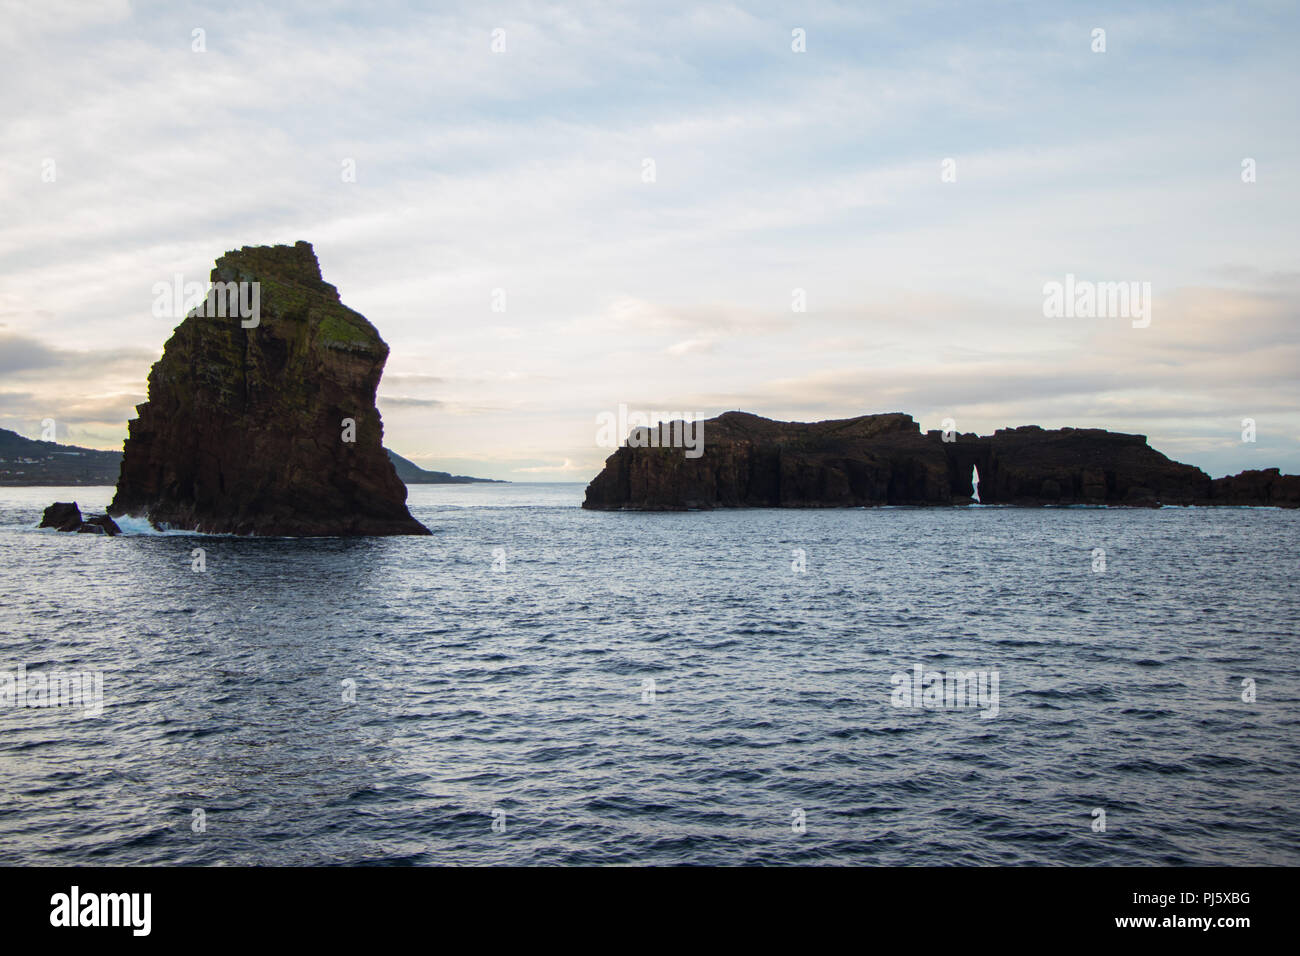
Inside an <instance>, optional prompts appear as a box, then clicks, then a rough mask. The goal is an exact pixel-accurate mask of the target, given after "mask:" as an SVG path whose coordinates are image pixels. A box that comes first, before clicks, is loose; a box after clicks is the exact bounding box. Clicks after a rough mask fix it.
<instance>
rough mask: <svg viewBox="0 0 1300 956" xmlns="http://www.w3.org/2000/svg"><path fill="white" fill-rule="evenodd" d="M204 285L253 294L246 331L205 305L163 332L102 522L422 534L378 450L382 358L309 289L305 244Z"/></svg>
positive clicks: (315, 271) (334, 298)
mask: <svg viewBox="0 0 1300 956" xmlns="http://www.w3.org/2000/svg"><path fill="white" fill-rule="evenodd" d="M212 282H213V283H214V284H215V283H257V286H256V288H257V290H258V291H259V295H258V297H257V298H256V299H254V300H253V301H259V304H260V314H259V315H258V316H256V324H253V320H247V321H245V320H242V319H241V316H240V315H238V314H235V315H229V314H228V315H226V316H225V317H222V316H221V315H220V314H216V313H219V311H225V310H218V309H217V308H215V307H214V306H215V304H216V303H215V302H214V300H213V299H211V298H210V299H209V301H208V302H207V303H205V304H204V306H201V307H200V308H198V309H196V310H195V311H194V312H191V313H190V315H189V316H188V317H187V318H186V319H185V320H184V321H183V322H181V324H180V325H179V326H178V327H177V328H176V330H175V332H174V333H173V335H172V337H171V338H170V339H169V340H168V341H167V344H166V345H165V346H164V349H163V355H162V358H161V359H159V360H158V362H157V363H155V365H154V367H153V369H152V371H150V373H149V400H148V401H147V402H145V403H144V404H143V405H140V406H138V407H137V409H136V410H137V412H138V414H139V417H138V418H136V419H134V420H132V421H131V423H130V425H129V437H128V438H127V440H126V447H125V452H124V454H123V458H122V468H121V473H120V476H119V478H118V483H117V493H116V495H115V496H114V498H113V503H112V504H111V505H110V506H109V514H111V515H114V516H120V515H133V516H147V517H148V518H149V520H150V521H151V522H153V523H154V524H155V525H160V526H161V525H166V526H168V527H171V528H181V529H187V530H198V531H205V532H213V533H234V534H256V535H286V536H318V535H390V534H428V533H429V531H428V529H427V528H425V527H424V526H423V525H422V524H420V523H419V522H418V521H416V520H415V519H414V518H412V517H411V514H410V512H409V511H408V510H407V508H406V486H405V485H403V484H402V482H401V481H400V480H399V479H398V477H397V473H396V472H395V471H394V469H393V464H392V462H391V461H390V460H389V458H388V455H387V454H386V453H385V451H384V448H383V425H382V423H381V422H380V418H379V411H378V410H377V409H376V408H375V392H376V389H377V388H378V386H379V378H380V375H381V374H383V369H384V362H385V361H386V360H387V358H388V346H387V345H386V344H385V343H384V341H383V339H381V338H380V337H379V332H378V331H377V330H376V329H375V327H374V326H373V325H371V324H370V322H368V321H367V320H366V318H365V317H364V316H362V315H361V314H360V313H358V312H354V311H353V310H351V309H349V308H348V307H347V306H345V305H344V304H343V303H342V302H341V301H339V294H338V291H337V290H336V289H335V288H334V286H332V285H330V284H329V283H328V282H325V281H324V280H323V279H322V278H321V273H320V266H319V265H318V264H317V262H316V255H315V253H314V252H313V251H312V247H311V245H310V244H308V243H306V242H298V243H296V244H295V245H292V246H245V247H244V248H242V249H240V250H238V251H236V252H228V253H226V254H225V255H224V256H222V257H221V258H220V259H218V260H217V263H216V268H214V269H213V270H212ZM245 288H246V289H247V288H252V287H251V286H250V287H245ZM248 298H252V297H251V296H249V297H248ZM246 325H247V326H250V327H245V326H246ZM349 422H351V423H353V425H352V426H351V427H349ZM348 439H353V440H348Z"/></svg>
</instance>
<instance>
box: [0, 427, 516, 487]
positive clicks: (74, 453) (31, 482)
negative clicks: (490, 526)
mask: <svg viewBox="0 0 1300 956" xmlns="http://www.w3.org/2000/svg"><path fill="white" fill-rule="evenodd" d="M385 450H386V451H387V452H388V457H389V459H390V460H391V461H392V463H393V467H394V468H395V469H396V470H397V477H399V478H401V479H402V482H403V484H407V485H468V484H477V483H485V484H486V483H504V482H502V481H501V479H498V478H471V477H469V476H467V475H453V474H450V473H449V472H445V471H427V470H426V469H424V468H421V467H420V466H419V465H417V464H415V462H413V461H410V460H409V459H407V458H403V457H402V456H401V455H399V454H397V452H395V451H393V450H392V449H385ZM121 469H122V453H121V452H120V451H103V450H101V449H97V448H82V447H81V446H80V445H61V444H59V443H58V442H52V441H39V440H36V439H32V438H24V437H23V436H22V435H20V434H18V433H17V432H15V431H10V430H9V429H7V428H0V487H6V486H7V487H42V486H50V487H80V486H83V485H86V486H96V485H107V486H109V487H112V486H114V485H116V484H117V479H118V475H119V474H120V473H121Z"/></svg>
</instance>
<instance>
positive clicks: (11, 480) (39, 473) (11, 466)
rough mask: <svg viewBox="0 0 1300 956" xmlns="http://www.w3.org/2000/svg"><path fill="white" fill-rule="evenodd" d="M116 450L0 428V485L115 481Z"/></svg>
mask: <svg viewBox="0 0 1300 956" xmlns="http://www.w3.org/2000/svg"><path fill="white" fill-rule="evenodd" d="M121 463H122V453H121V452H120V451H96V450H95V449H93V448H79V447H78V446H76V445H59V444H56V443H54V442H52V441H33V440H32V439H30V438H24V437H23V436H22V435H20V434H18V433H17V432H12V431H9V429H7V428H0V485H116V484H117V474H118V471H119V468H120V466H121Z"/></svg>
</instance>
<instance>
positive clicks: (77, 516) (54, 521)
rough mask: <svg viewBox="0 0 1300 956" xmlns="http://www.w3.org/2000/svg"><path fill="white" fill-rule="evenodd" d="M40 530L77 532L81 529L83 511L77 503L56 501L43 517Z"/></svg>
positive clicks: (39, 525)
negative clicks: (51, 529) (50, 529)
mask: <svg viewBox="0 0 1300 956" xmlns="http://www.w3.org/2000/svg"><path fill="white" fill-rule="evenodd" d="M36 527H38V528H56V529H58V530H59V531H76V530H77V529H78V528H80V527H81V509H80V508H78V507H77V503H76V502H75V501H56V502H54V504H52V505H50V506H49V507H48V508H46V509H45V513H44V514H42V515H41V523H40V524H38V525H37V526H36Z"/></svg>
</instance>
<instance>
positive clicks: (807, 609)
mask: <svg viewBox="0 0 1300 956" xmlns="http://www.w3.org/2000/svg"><path fill="white" fill-rule="evenodd" d="M110 496H111V489H108V488H99V489H86V488H78V489H49V488H3V489H0V671H9V672H16V670H17V668H19V667H20V666H21V667H25V668H26V671H27V673H28V674H29V675H31V674H33V673H48V672H51V671H55V670H65V671H67V670H74V669H75V670H81V671H90V672H100V673H101V674H102V679H103V685H102V686H103V698H102V712H100V713H99V714H98V715H95V714H93V713H87V712H85V710H84V709H81V708H76V707H60V708H52V707H51V708H35V707H3V708H0V864H14V863H31V864H90V863H99V864H198V865H221V864H249V863H266V864H362V863H366V864H562V863H567V864H634V865H640V864H892V865H935V864H939V865H943V864H1088V865H1134V864H1137V865H1144V864H1156V865H1161V864H1172V865H1179V864H1234V865H1239V864H1246V865H1273V864H1290V865H1296V864H1298V863H1300V637H1298V634H1297V632H1298V630H1300V584H1298V583H1297V573H1296V572H1297V557H1298V555H1300V512H1288V511H1279V510H1269V509H1172V508H1171V509H1161V510H1118V509H1116V510H1111V509H1088V508H1079V509H1050V510H1020V509H1010V508H965V509H948V510H937V509H935V510H921V509H906V508H886V509H871V510H837V511H778V510H754V511H720V512H711V513H691V514H637V513H588V512H584V511H582V510H580V509H579V507H578V504H579V502H580V501H581V498H582V485H549V486H548V485H477V486H475V485H471V486H417V487H413V488H412V489H411V493H410V500H411V510H412V512H413V513H414V514H415V515H416V516H417V517H418V518H419V519H420V520H422V521H424V522H425V523H426V524H427V525H428V526H429V527H430V528H431V529H432V530H433V532H434V534H433V536H432V537H429V538H385V539H365V540H323V539H322V540H286V539H263V540H252V539H239V538H230V537H203V536H192V535H181V534H178V535H157V534H132V535H126V536H123V537H119V538H114V539H109V538H104V537H99V536H89V535H67V534H58V533H56V532H52V531H38V530H36V529H35V528H34V525H35V524H36V522H37V520H38V519H39V516H40V511H41V509H42V508H43V507H44V506H45V505H46V504H49V503H50V502H51V501H54V500H56V499H63V500H68V499H72V498H75V499H76V500H78V501H79V502H80V503H81V504H82V506H83V510H91V509H95V508H102V507H103V506H104V505H105V504H106V503H107V501H108V499H109V498H110ZM195 548H202V549H203V551H204V563H205V570H203V571H196V570H194V568H193V564H194V561H195V558H194V554H193V551H194V549H195ZM1095 549H1104V552H1105V554H1104V570H1101V569H1100V563H1101V562H1100V560H1099V558H1100V557H1101V556H1099V555H1096V554H1095V553H1094V552H1095ZM800 552H802V558H801V557H800ZM801 561H802V563H803V565H804V570H802V571H799V570H796V567H797V566H798V565H799V564H800V562H801ZM1094 568H1097V569H1096V570H1094ZM917 665H919V666H920V667H921V668H922V673H923V674H926V673H930V672H935V671H938V672H952V671H957V670H960V671H976V672H981V673H983V674H984V675H985V678H986V684H985V688H986V690H991V687H992V683H991V682H992V675H993V674H995V673H996V675H997V678H998V684H997V690H998V694H997V701H996V715H995V716H984V715H991V714H992V712H993V707H992V706H991V703H992V698H991V696H986V698H984V700H983V704H982V705H980V706H966V707H955V706H954V707H948V708H937V707H931V708H927V707H919V708H918V707H906V706H894V705H895V704H896V703H900V700H899V698H898V693H899V691H898V690H897V688H899V687H901V686H909V687H910V686H911V683H910V682H911V679H912V678H911V676H910V675H911V674H913V673H914V671H913V668H914V667H915V666H917ZM900 674H901V675H906V676H904V677H902V678H899V681H901V682H902V683H898V684H896V683H895V675H900ZM1252 697H1253V700H1252V699H1250V698H1252ZM353 698H354V699H353ZM901 702H903V703H906V701H901ZM955 703H960V701H957V702H955ZM967 703H969V701H967ZM1098 811H1101V812H1104V815H1105V816H1104V821H1105V829H1104V830H1100V829H1098V827H1099V824H1100V823H1101V820H1102V817H1101V814H1100V813H1098Z"/></svg>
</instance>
